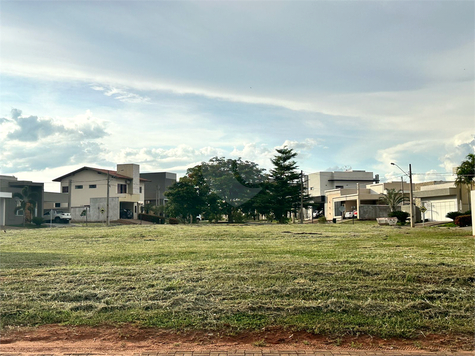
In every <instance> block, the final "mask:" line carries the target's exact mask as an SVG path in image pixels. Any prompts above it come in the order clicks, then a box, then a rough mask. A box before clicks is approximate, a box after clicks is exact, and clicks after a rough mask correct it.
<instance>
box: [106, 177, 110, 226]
mask: <svg viewBox="0 0 475 356" xmlns="http://www.w3.org/2000/svg"><path fill="white" fill-rule="evenodd" d="M109 188H110V175H109V171H107V203H106V204H107V205H106V207H107V208H106V222H107V226H109V225H110V221H109V194H110V193H109V190H110V189H109Z"/></svg>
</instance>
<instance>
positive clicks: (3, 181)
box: [0, 175, 44, 226]
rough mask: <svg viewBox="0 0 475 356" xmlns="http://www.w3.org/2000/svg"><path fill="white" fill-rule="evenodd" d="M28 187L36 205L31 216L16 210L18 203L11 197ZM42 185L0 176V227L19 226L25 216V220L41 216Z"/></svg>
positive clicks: (27, 212)
mask: <svg viewBox="0 0 475 356" xmlns="http://www.w3.org/2000/svg"><path fill="white" fill-rule="evenodd" d="M26 186H28V187H29V188H30V191H31V192H32V193H34V194H35V195H36V198H37V199H36V204H35V207H34V211H33V214H30V212H29V211H26V212H25V211H23V210H17V211H15V208H17V207H19V206H20V201H19V200H18V199H16V198H14V197H13V195H14V194H15V193H21V192H22V189H23V188H24V187H26ZM43 200H44V184H43V183H37V182H32V181H25V180H18V178H16V177H14V176H5V175H0V226H3V225H21V224H23V221H24V215H25V214H26V217H27V220H30V219H31V218H33V217H35V216H43Z"/></svg>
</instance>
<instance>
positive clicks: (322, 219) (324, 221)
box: [318, 216, 327, 224]
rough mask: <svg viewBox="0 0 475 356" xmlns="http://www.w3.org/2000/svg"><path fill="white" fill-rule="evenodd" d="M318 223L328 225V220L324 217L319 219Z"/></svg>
mask: <svg viewBox="0 0 475 356" xmlns="http://www.w3.org/2000/svg"><path fill="white" fill-rule="evenodd" d="M318 223H319V224H326V223H327V218H326V217H324V216H320V217H319V218H318Z"/></svg>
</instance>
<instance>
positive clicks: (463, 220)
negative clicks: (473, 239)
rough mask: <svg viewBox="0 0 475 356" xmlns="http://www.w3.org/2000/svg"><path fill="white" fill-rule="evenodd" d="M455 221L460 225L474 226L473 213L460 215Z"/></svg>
mask: <svg viewBox="0 0 475 356" xmlns="http://www.w3.org/2000/svg"><path fill="white" fill-rule="evenodd" d="M454 223H455V225H457V226H460V227H464V226H472V215H459V216H457V217H456V218H455V220H454Z"/></svg>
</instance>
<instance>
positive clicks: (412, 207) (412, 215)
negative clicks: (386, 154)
mask: <svg viewBox="0 0 475 356" xmlns="http://www.w3.org/2000/svg"><path fill="white" fill-rule="evenodd" d="M391 164H392V165H393V166H396V167H397V168H399V169H400V170H401V172H402V173H404V174H405V175H406V176H408V177H409V184H410V186H411V190H410V191H409V203H410V205H411V206H410V209H409V212H410V214H411V227H414V204H413V191H412V167H411V164H410V163H409V173H406V172H405V171H404V170H403V169H402V168H401V167H399V166H398V165H397V164H396V163H393V162H391Z"/></svg>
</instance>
